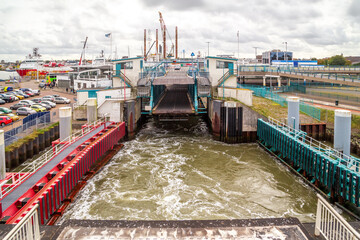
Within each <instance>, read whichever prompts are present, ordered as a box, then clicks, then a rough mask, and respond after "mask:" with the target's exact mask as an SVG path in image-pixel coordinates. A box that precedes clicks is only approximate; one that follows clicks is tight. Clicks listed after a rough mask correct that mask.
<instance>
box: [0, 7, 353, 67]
mask: <svg viewBox="0 0 360 240" xmlns="http://www.w3.org/2000/svg"><path fill="white" fill-rule="evenodd" d="M158 11H161V12H162V14H163V17H164V20H165V23H166V25H167V28H168V30H169V32H170V35H171V37H172V39H173V40H174V32H175V26H178V28H179V51H180V52H182V51H183V50H185V54H186V56H189V55H190V54H191V52H195V53H197V52H198V51H200V52H201V54H203V55H204V54H206V52H207V51H208V48H207V43H206V42H210V55H217V54H227V55H233V54H234V55H235V56H236V57H237V56H238V37H237V32H238V31H239V33H240V36H239V42H240V57H253V56H254V55H255V50H254V48H253V47H259V49H258V53H260V52H262V51H266V50H271V49H283V50H284V49H285V44H283V42H287V43H288V50H289V51H293V52H294V57H298V58H310V57H326V56H332V55H335V54H341V53H343V54H344V55H345V56H350V55H352V56H354V55H357V56H359V55H360V0H341V1H340V0H301V1H299V0H276V1H270V0H221V1H215V0H103V1H99V0H86V1H85V0H81V1H80V0H57V1H55V0H52V1H51V0H0V32H1V34H0V60H2V59H4V60H6V61H9V60H22V59H24V58H25V55H27V54H29V53H31V51H32V48H34V47H38V48H40V53H41V54H42V55H43V58H44V59H49V60H51V59H54V60H55V59H78V58H79V57H80V53H81V49H82V45H83V43H81V41H84V39H85V37H86V36H88V47H87V50H86V54H87V58H93V57H95V56H96V55H98V54H99V53H100V51H101V50H104V51H105V53H106V55H107V56H108V55H109V54H110V40H109V38H105V36H104V35H105V34H106V33H110V32H111V33H112V35H113V38H112V41H113V50H115V48H117V54H118V56H119V57H121V56H124V55H128V52H130V56H131V57H132V56H136V55H140V54H141V53H142V46H143V33H144V29H149V30H150V31H151V34H150V35H152V41H154V40H155V29H157V28H158V29H159V33H160V24H159V14H158ZM168 45H170V43H169V42H168Z"/></svg>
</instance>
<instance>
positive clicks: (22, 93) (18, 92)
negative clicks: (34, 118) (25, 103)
mask: <svg viewBox="0 0 360 240" xmlns="http://www.w3.org/2000/svg"><path fill="white" fill-rule="evenodd" d="M16 93H17V94H19V95H21V96H23V97H24V98H28V97H29V95H27V94H25V93H24V92H23V91H20V90H19V91H16Z"/></svg>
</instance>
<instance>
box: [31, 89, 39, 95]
mask: <svg viewBox="0 0 360 240" xmlns="http://www.w3.org/2000/svg"><path fill="white" fill-rule="evenodd" d="M30 91H31V92H32V93H34V94H35V95H36V96H39V95H40V90H34V89H30Z"/></svg>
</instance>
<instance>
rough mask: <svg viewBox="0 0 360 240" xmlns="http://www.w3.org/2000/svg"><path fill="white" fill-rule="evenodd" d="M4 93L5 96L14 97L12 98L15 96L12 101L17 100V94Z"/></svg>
mask: <svg viewBox="0 0 360 240" xmlns="http://www.w3.org/2000/svg"><path fill="white" fill-rule="evenodd" d="M4 95H5V96H11V97H14V98H15V100H14V101H17V100H19V98H18V97H17V96H15V95H14V94H11V93H5V94H4Z"/></svg>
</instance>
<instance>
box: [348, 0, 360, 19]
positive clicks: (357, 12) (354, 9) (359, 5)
mask: <svg viewBox="0 0 360 240" xmlns="http://www.w3.org/2000/svg"><path fill="white" fill-rule="evenodd" d="M348 13H349V14H350V16H352V17H354V18H360V1H359V0H352V3H351V4H350V6H349V9H348Z"/></svg>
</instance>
